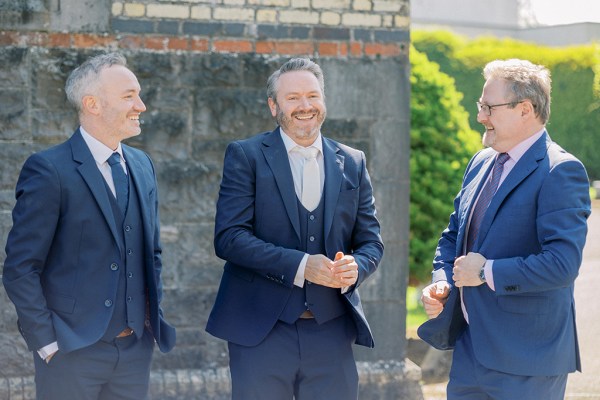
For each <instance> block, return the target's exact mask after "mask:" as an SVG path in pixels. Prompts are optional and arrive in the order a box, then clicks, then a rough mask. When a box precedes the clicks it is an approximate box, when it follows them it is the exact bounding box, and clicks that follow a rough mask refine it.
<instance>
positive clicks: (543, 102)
mask: <svg viewBox="0 0 600 400" xmlns="http://www.w3.org/2000/svg"><path fill="white" fill-rule="evenodd" d="M483 77H484V78H485V79H486V80H488V79H491V78H493V79H504V80H505V81H506V82H507V83H508V84H507V90H508V96H509V98H508V99H507V100H508V101H513V102H514V103H513V104H511V105H510V107H512V108H514V107H515V106H516V105H517V103H518V102H521V101H523V100H530V101H531V103H532V104H533V106H534V108H535V115H536V117H538V118H539V119H540V120H541V121H542V123H544V124H545V123H546V122H548V119H550V103H551V97H550V93H551V91H552V79H551V78H550V71H549V70H548V69H547V68H546V67H544V66H543V65H535V64H533V63H532V62H530V61H527V60H519V59H516V58H512V59H510V60H495V61H492V62H490V63H488V64H487V65H486V66H485V67H484V69H483Z"/></svg>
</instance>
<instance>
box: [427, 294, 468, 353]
mask: <svg viewBox="0 0 600 400" xmlns="http://www.w3.org/2000/svg"><path fill="white" fill-rule="evenodd" d="M466 326H467V321H465V318H464V316H463V313H462V309H461V307H460V294H459V290H458V289H456V288H454V289H452V290H451V291H450V294H449V295H448V300H447V301H446V304H445V305H444V309H443V310H442V312H441V313H440V315H438V316H437V317H435V318H432V319H430V320H427V321H425V322H423V323H422V324H421V326H419V328H418V329H417V335H419V337H420V338H421V339H423V340H424V341H425V342H426V343H429V345H431V346H433V347H435V348H436V349H438V350H452V349H453V348H454V346H455V345H456V339H458V336H460V334H461V333H462V331H463V330H464V328H465V327H466Z"/></svg>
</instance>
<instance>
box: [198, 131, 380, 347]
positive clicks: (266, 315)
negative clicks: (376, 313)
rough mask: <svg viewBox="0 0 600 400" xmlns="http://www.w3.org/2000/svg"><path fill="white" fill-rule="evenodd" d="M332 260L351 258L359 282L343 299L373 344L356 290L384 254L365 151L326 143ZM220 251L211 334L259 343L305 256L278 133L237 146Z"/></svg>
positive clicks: (362, 337) (230, 162)
mask: <svg viewBox="0 0 600 400" xmlns="http://www.w3.org/2000/svg"><path fill="white" fill-rule="evenodd" d="M323 156H324V164H325V187H324V189H323V190H324V196H325V209H324V238H325V248H326V252H327V254H326V256H327V257H329V258H330V259H334V257H335V253H336V252H337V251H343V252H344V254H352V255H353V256H354V258H355V260H356V262H357V264H358V266H359V270H358V271H359V272H358V281H357V282H356V284H355V285H354V286H353V287H352V288H351V289H350V290H349V291H348V292H347V293H346V294H345V295H344V299H345V301H346V303H347V305H348V308H349V310H350V312H351V314H352V316H353V318H354V321H355V323H356V326H357V330H358V336H357V340H356V343H358V344H361V345H364V346H369V347H372V346H373V337H372V334H371V330H370V328H369V325H368V323H367V320H366V319H365V315H364V313H363V309H362V305H361V302H360V296H359V293H358V290H357V287H358V286H360V284H361V283H362V282H364V281H365V279H367V278H368V277H369V275H371V274H372V273H373V272H374V271H375V269H376V268H377V266H378V265H379V262H380V260H381V257H382V255H383V243H382V241H381V237H380V234H379V222H378V221H377V218H376V215H375V207H374V199H373V191H372V187H371V182H370V178H369V174H368V173H367V168H366V160H365V156H364V153H363V152H361V151H358V150H355V149H352V148H350V147H348V146H344V145H342V144H340V143H337V142H335V141H333V140H330V139H327V138H323ZM214 242H215V250H216V253H217V256H219V257H220V258H222V259H224V260H226V264H225V267H224V272H223V277H222V279H221V286H220V288H219V292H218V295H217V299H216V301H215V304H214V307H213V310H212V312H211V314H210V317H209V320H208V324H207V327H206V330H207V331H208V332H209V333H211V334H213V335H214V336H217V337H219V338H222V339H225V340H227V341H230V342H233V343H237V344H241V345H246V346H253V345H256V344H258V343H260V342H261V341H262V340H263V339H264V338H265V337H266V336H267V334H268V333H269V332H270V331H271V329H272V328H273V326H274V325H275V324H276V322H277V320H278V318H279V316H280V314H281V312H282V310H283V308H284V306H285V305H286V302H287V300H288V298H289V297H290V295H291V293H292V288H293V285H294V277H295V275H296V271H297V269H298V266H299V264H300V261H301V260H302V257H303V256H304V254H305V253H304V252H303V251H300V250H297V249H298V248H299V246H300V245H301V238H300V221H299V213H298V201H297V196H296V192H295V190H294V181H293V177H292V172H291V169H290V164H289V160H288V155H287V152H286V149H285V145H284V143H283V140H282V139H281V136H280V133H279V128H278V129H275V130H274V131H273V132H266V133H263V134H260V135H257V136H254V137H252V138H250V139H246V140H241V141H237V142H233V143H231V144H230V145H229V146H228V148H227V151H226V154H225V162H224V169H223V179H222V182H221V189H220V192H219V200H218V203H217V215H216V223H215V241H214Z"/></svg>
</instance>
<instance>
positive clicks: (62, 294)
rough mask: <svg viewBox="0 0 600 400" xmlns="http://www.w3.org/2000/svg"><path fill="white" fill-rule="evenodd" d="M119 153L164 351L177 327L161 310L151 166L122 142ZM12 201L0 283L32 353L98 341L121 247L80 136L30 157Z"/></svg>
mask: <svg viewBox="0 0 600 400" xmlns="http://www.w3.org/2000/svg"><path fill="white" fill-rule="evenodd" d="M123 154H124V157H125V159H126V160H127V165H128V168H129V172H130V174H131V179H132V181H133V184H134V185H135V188H136V189H137V192H138V194H139V199H140V208H141V213H142V221H141V222H142V225H143V230H144V238H143V241H144V251H145V257H144V260H145V264H144V269H145V284H146V288H147V298H148V300H149V306H150V310H149V312H150V323H151V328H152V332H153V334H154V337H155V339H156V342H157V344H158V346H159V348H160V349H161V351H169V350H170V349H171V348H172V347H173V346H174V344H175V329H174V328H173V327H171V326H170V325H169V324H167V323H166V322H165V321H164V320H163V318H162V311H161V310H160V307H159V304H160V301H161V297H162V283H161V277H160V273H161V268H162V262H161V245H160V240H159V229H160V226H159V221H158V195H157V190H156V189H157V186H156V178H155V173H154V166H153V165H152V162H151V161H150V158H149V157H148V156H147V155H146V154H145V153H144V152H142V151H140V150H137V149H134V148H132V147H129V146H127V145H123ZM16 196H17V203H16V205H15V208H14V210H13V227H12V229H11V231H10V233H9V235H8V241H7V244H6V255H7V257H6V261H5V262H4V271H3V282H4V286H5V288H6V291H7V293H8V295H9V297H10V299H11V300H12V301H13V303H14V304H15V307H16V310H17V315H18V318H19V328H20V331H21V333H22V335H23V337H24V338H25V341H26V342H27V345H28V347H29V349H30V350H33V351H35V350H39V349H40V348H42V347H43V346H46V345H48V344H50V343H52V342H54V341H58V346H59V349H60V351H62V352H70V351H73V350H76V349H80V348H82V347H85V346H88V345H91V344H93V343H95V342H96V341H98V340H99V339H100V338H101V337H102V335H103V334H104V332H105V330H106V327H107V325H108V323H109V320H110V317H111V312H112V308H110V307H106V306H105V301H106V300H111V301H112V302H113V303H114V302H115V301H116V300H115V296H116V293H117V276H118V274H115V273H114V272H113V271H112V270H111V268H110V266H111V263H113V262H114V261H115V260H119V257H120V256H119V255H120V254H121V250H120V249H119V246H120V244H119V243H120V242H119V239H118V232H117V229H118V228H117V226H116V224H115V218H114V217H113V214H112V209H111V205H110V200H109V197H108V196H109V193H108V191H107V189H106V185H105V181H104V178H103V177H102V174H101V173H100V170H99V169H98V167H97V165H96V161H95V160H94V158H93V156H92V153H91V152H90V150H89V148H88V147H87V145H86V143H85V141H84V140H83V137H82V136H81V133H80V132H79V130H77V131H76V132H75V133H74V134H73V136H71V138H70V139H69V140H67V141H66V142H64V143H62V144H59V145H57V146H55V147H52V148H50V149H48V150H45V151H42V152H40V153H36V154H34V155H32V156H31V157H29V159H28V160H27V161H26V162H25V165H24V166H23V169H22V170H21V174H20V176H19V180H18V183H17V189H16Z"/></svg>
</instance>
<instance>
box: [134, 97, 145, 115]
mask: <svg viewBox="0 0 600 400" xmlns="http://www.w3.org/2000/svg"><path fill="white" fill-rule="evenodd" d="M135 109H136V110H137V111H139V112H144V111H146V105H145V104H144V102H143V101H142V98H141V97H138V98H137V101H136V103H135Z"/></svg>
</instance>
